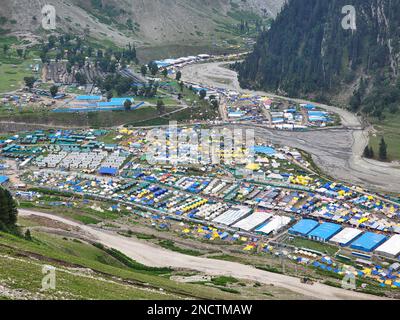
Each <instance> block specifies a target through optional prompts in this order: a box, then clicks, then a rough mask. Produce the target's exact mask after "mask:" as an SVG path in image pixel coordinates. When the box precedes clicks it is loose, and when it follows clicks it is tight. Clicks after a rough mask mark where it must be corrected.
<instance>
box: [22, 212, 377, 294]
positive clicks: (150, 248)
mask: <svg viewBox="0 0 400 320" xmlns="http://www.w3.org/2000/svg"><path fill="white" fill-rule="evenodd" d="M19 214H20V215H21V216H32V215H33V216H39V217H44V218H47V219H51V220H54V221H59V222H62V223H64V224H66V225H69V226H72V227H78V228H80V229H81V230H82V232H84V233H85V235H86V236H88V237H90V239H93V240H95V241H98V242H101V243H102V244H103V245H105V246H107V247H111V248H114V249H117V250H118V251H121V252H122V253H124V254H125V255H127V256H129V257H130V258H132V259H134V260H136V261H138V262H140V263H142V264H145V265H147V266H153V267H172V268H185V269H191V270H197V271H200V272H204V273H206V274H208V275H229V276H233V277H236V278H240V279H248V280H252V281H258V282H261V283H265V284H273V285H275V286H277V287H281V288H285V289H288V290H291V291H293V292H297V293H299V294H302V295H304V296H305V297H307V298H310V299H324V300H375V299H378V298H377V297H375V296H371V295H367V294H363V293H359V292H353V291H348V290H344V289H340V288H335V287H330V286H327V285H323V284H320V283H315V284H314V285H307V284H303V283H301V282H300V280H299V279H297V278H295V277H290V276H286V275H282V274H277V273H272V272H267V271H263V270H259V269H256V268H254V267H251V266H248V265H243V264H240V263H236V262H228V261H222V260H215V259H208V258H202V257H193V256H187V255H183V254H181V253H177V252H173V251H169V250H166V249H163V248H161V247H158V246H156V245H153V244H150V243H148V242H146V241H141V240H136V239H134V238H126V237H122V236H120V235H117V234H114V233H111V232H107V231H104V230H101V229H97V228H95V227H92V226H88V225H83V224H80V223H77V222H73V221H70V220H68V219H65V218H62V217H59V216H55V215H52V214H48V213H42V212H36V211H31V210H25V209H20V210H19Z"/></svg>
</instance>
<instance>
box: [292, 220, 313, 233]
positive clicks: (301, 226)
mask: <svg viewBox="0 0 400 320" xmlns="http://www.w3.org/2000/svg"><path fill="white" fill-rule="evenodd" d="M318 225H319V223H318V222H317V221H315V220H310V219H303V220H301V221H299V222H298V223H297V224H296V225H294V226H293V227H291V228H290V229H289V233H291V234H299V235H303V236H306V235H307V234H309V233H310V232H311V231H312V230H314V229H315V228H316V227H318Z"/></svg>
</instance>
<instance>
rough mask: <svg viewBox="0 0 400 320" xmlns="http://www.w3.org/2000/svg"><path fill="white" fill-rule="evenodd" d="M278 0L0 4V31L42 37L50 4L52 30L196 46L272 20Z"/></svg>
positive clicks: (123, 40)
mask: <svg viewBox="0 0 400 320" xmlns="http://www.w3.org/2000/svg"><path fill="white" fill-rule="evenodd" d="M283 2H284V0H267V1H261V0H246V1H242V0H190V1H188V0H151V1H147V0H49V1H42V0H19V1H13V0H3V1H2V10H1V13H0V16H3V17H5V18H7V22H6V23H5V25H4V26H2V28H3V29H7V30H10V31H11V32H14V33H15V32H19V33H20V34H22V33H23V34H27V33H32V34H35V35H40V34H45V33H46V32H45V31H44V30H43V29H42V28H41V20H42V14H41V8H42V7H43V6H44V4H50V5H53V6H54V7H55V8H56V13H57V29H58V30H59V31H61V30H62V31H64V32H66V31H67V32H72V33H85V34H86V35H90V36H92V37H94V38H97V39H101V40H102V39H107V40H110V41H112V42H114V43H117V44H126V43H128V42H132V41H134V42H135V43H136V45H138V46H164V45H176V44H179V45H183V46H184V45H195V46H196V45H202V44H208V43H210V42H212V40H213V39H223V38H224V34H223V33H224V32H226V30H225V31H224V30H223V29H224V28H229V27H230V26H232V25H235V24H236V23H238V20H240V18H241V17H242V16H243V17H246V16H249V14H248V13H249V12H250V11H251V12H253V13H255V14H257V15H263V16H264V14H265V13H266V14H267V16H269V17H274V16H275V15H276V14H277V12H278V11H279V9H280V7H281V5H282V3H283Z"/></svg>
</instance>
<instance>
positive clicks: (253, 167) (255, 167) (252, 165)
mask: <svg viewBox="0 0 400 320" xmlns="http://www.w3.org/2000/svg"><path fill="white" fill-rule="evenodd" d="M246 169H247V170H252V171H256V170H260V165H258V164H256V163H249V164H248V165H247V166H246Z"/></svg>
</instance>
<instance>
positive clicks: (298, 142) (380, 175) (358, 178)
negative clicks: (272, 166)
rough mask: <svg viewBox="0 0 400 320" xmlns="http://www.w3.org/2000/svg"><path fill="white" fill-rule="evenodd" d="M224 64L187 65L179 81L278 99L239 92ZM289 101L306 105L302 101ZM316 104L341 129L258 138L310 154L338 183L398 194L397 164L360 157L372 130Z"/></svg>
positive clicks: (263, 132) (261, 131)
mask: <svg viewBox="0 0 400 320" xmlns="http://www.w3.org/2000/svg"><path fill="white" fill-rule="evenodd" d="M223 64H224V63H221V62H215V63H206V64H195V65H190V66H187V67H185V68H184V69H183V70H182V80H183V81H189V82H194V83H199V84H203V85H206V86H213V87H217V88H224V89H229V90H234V91H237V92H243V93H253V94H262V95H268V96H270V97H279V96H276V95H273V94H270V93H266V92H261V91H249V90H244V89H241V88H240V85H239V81H238V79H237V74H236V72H234V71H232V70H229V69H226V68H224V67H223ZM292 100H294V101H296V102H299V103H307V101H304V100H301V99H292ZM313 104H316V103H313ZM316 105H317V106H320V107H322V108H324V109H326V110H329V111H333V112H336V113H338V114H339V115H340V117H341V119H342V124H343V128H340V129H327V130H314V131H308V132H286V131H277V130H270V129H263V128H259V129H258V128H257V129H256V131H257V135H258V136H259V137H261V138H262V137H265V138H266V140H267V141H269V142H271V143H277V144H285V145H289V146H292V147H295V148H301V149H303V150H305V151H307V152H309V153H310V154H312V156H313V159H314V161H315V163H316V164H317V165H318V166H319V167H320V168H321V169H322V170H323V171H324V172H326V173H327V174H328V175H330V176H332V177H334V178H336V179H338V180H341V181H346V182H348V183H351V184H357V185H362V186H364V187H366V188H368V189H370V190H378V191H388V192H394V193H398V192H399V190H400V167H399V166H398V165H396V164H392V163H382V162H378V161H373V160H366V159H364V158H362V153H363V150H364V148H365V146H366V145H367V144H368V139H369V132H370V130H371V128H363V126H362V124H361V120H360V119H359V118H358V117H357V116H356V115H354V114H353V113H351V112H349V111H347V110H343V109H341V108H337V107H334V106H327V105H323V104H316Z"/></svg>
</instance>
